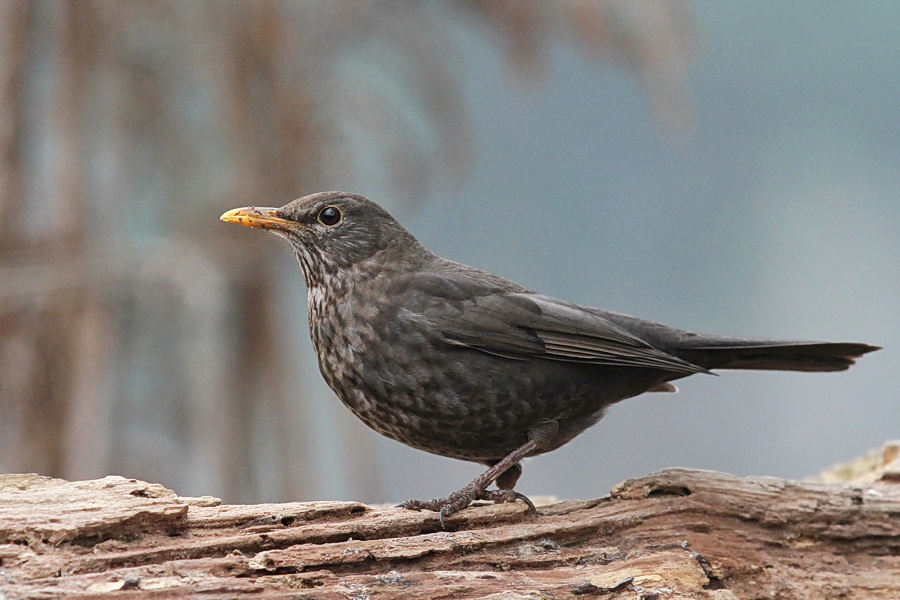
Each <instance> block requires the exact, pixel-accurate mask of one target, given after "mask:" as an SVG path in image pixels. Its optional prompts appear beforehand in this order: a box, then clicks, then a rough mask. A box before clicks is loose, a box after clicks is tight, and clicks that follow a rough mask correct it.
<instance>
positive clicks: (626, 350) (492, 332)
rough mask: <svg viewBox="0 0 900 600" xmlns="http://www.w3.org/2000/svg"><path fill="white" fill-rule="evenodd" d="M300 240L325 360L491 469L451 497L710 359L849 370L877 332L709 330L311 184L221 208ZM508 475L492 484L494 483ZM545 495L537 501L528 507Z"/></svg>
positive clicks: (362, 396)
mask: <svg viewBox="0 0 900 600" xmlns="http://www.w3.org/2000/svg"><path fill="white" fill-rule="evenodd" d="M221 218H222V220H223V221H227V222H229V223H236V224H238V225H246V226H249V227H258V228H261V229H267V230H269V231H271V232H273V233H275V234H277V235H279V236H281V237H283V238H285V239H286V240H287V241H288V242H290V244H291V248H293V250H294V254H295V255H296V257H297V261H298V262H299V263H300V267H301V270H302V271H303V277H304V279H305V280H306V287H307V289H308V302H309V329H310V334H311V336H312V341H313V345H314V346H315V349H316V354H317V356H318V359H319V368H320V370H321V372H322V375H323V376H324V377H325V380H326V381H327V382H328V385H329V386H331V389H333V390H334V392H335V393H336V394H337V395H338V397H339V398H340V399H341V400H342V401H343V402H344V404H346V405H347V407H348V408H349V409H350V410H351V411H353V413H354V414H355V415H356V416H358V417H359V418H360V419H362V420H363V422H365V423H366V424H367V425H368V426H369V427H371V428H372V429H374V430H375V431H378V432H379V433H382V434H384V435H386V436H388V437H389V438H392V439H394V440H397V441H399V442H402V443H404V444H407V445H409V446H412V447H413V448H418V449H420V450H425V451H426V452H432V453H434V454H439V455H441V456H449V457H452V458H458V459H462V460H468V461H474V462H479V463H482V464H485V465H488V466H489V469H488V470H487V471H486V472H485V473H483V474H482V475H481V476H479V477H478V478H476V479H475V480H474V481H472V482H471V483H469V484H468V485H467V486H465V487H464V488H463V489H461V490H459V491H457V492H455V493H453V494H450V496H449V497H447V498H441V499H438V500H431V501H417V500H410V501H408V502H406V503H404V505H403V506H406V507H407V508H414V509H422V508H426V509H431V510H437V511H440V516H441V520H442V522H443V518H444V517H445V516H447V515H449V514H451V513H453V512H456V511H457V510H459V509H461V508H463V507H465V506H467V505H468V504H469V503H471V502H472V501H473V500H478V499H490V500H494V501H499V502H505V501H512V500H515V499H521V500H524V501H525V502H528V504H529V505H531V503H530V502H529V501H528V499H527V498H525V497H524V496H522V495H521V494H518V493H516V492H514V491H513V487H514V486H515V484H516V481H517V480H518V478H519V475H520V474H521V470H522V469H521V466H520V464H519V461H520V460H521V459H522V458H524V457H527V456H534V455H537V454H542V453H544V452H549V451H550V450H554V449H556V448H559V447H560V446H562V445H563V444H565V443H566V442H568V441H569V440H571V439H572V438H574V437H575V436H577V435H578V434H579V433H581V432H582V431H584V430H585V429H587V428H588V427H590V426H591V425H593V424H594V423H596V422H597V421H599V420H600V418H601V417H602V416H603V412H604V410H606V408H607V407H608V406H610V405H611V404H614V403H616V402H618V401H620V400H623V399H625V398H630V397H632V396H637V395H638V394H642V393H644V392H667V391H675V387H674V386H673V385H672V384H671V383H670V382H671V381H674V380H676V379H680V378H682V377H687V376H688V375H693V374H694V373H708V372H709V371H710V370H711V369H766V370H782V371H842V370H844V369H847V368H848V367H850V365H852V364H853V363H854V360H855V359H856V358H858V357H860V356H862V355H863V354H865V353H867V352H872V351H873V350H878V348H877V347H875V346H869V345H867V344H855V343H823V342H797V341H777V340H754V339H739V338H729V337H718V336H708V335H702V334H697V333H691V332H689V331H683V330H680V329H675V328H672V327H668V326H666V325H660V324H658V323H653V322H650V321H645V320H642V319H637V318H635V317H630V316H627V315H623V314H619V313H614V312H609V311H605V310H601V309H599V308H586V307H583V306H579V305H577V304H572V303H571V302H565V301H563V300H557V299H556V298H551V297H550V296H545V295H543V294H538V293H536V292H533V291H531V290H529V289H526V288H524V287H522V286H520V285H518V284H516V283H514V282H512V281H509V280H507V279H503V278H501V277H498V276H496V275H493V274H491V273H487V272H485V271H481V270H479V269H475V268H473V267H467V266H465V265H462V264H459V263H456V262H453V261H450V260H447V259H444V258H441V257H439V256H436V255H434V254H432V253H431V252H429V251H428V250H427V249H426V248H424V247H423V246H422V245H421V244H420V243H419V242H418V241H417V240H416V238H414V237H413V236H412V235H411V234H410V233H409V232H408V231H407V230H406V229H404V228H403V226H401V225H400V224H399V223H398V222H397V221H396V220H394V218H393V217H391V215H389V214H388V213H387V212H386V211H385V210H384V209H382V208H381V207H380V206H378V205H377V204H375V203H374V202H372V201H370V200H368V199H366V198H364V197H362V196H357V195H354V194H346V193H344V192H323V193H319V194H312V195H310V196H306V197H303V198H299V199H297V200H294V201H293V202H290V203H288V204H286V205H284V206H282V207H281V208H256V207H247V208H238V209H234V210H231V211H228V212H226V213H225V214H224V215H222V217H221ZM495 481H496V482H497V487H498V488H499V489H497V490H487V487H488V486H489V485H491V483H493V482H495ZM532 508H533V507H532Z"/></svg>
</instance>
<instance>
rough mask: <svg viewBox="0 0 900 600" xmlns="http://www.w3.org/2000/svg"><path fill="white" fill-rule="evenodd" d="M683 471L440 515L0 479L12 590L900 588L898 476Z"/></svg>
mask: <svg viewBox="0 0 900 600" xmlns="http://www.w3.org/2000/svg"><path fill="white" fill-rule="evenodd" d="M897 475H898V471H897V470H896V469H894V470H891V469H883V470H882V472H881V473H880V474H878V476H877V478H871V479H874V480H872V481H866V482H863V483H854V484H845V483H812V482H797V481H786V480H782V479H774V478H763V477H752V478H739V477H735V476H732V475H727V474H723V473H714V472H708V471H689V470H683V469H670V470H666V471H662V472H659V473H654V474H652V475H649V476H647V477H643V478H640V479H633V480H629V481H626V482H624V483H623V484H621V485H619V486H617V487H616V488H615V489H614V490H613V491H612V493H611V495H610V496H608V497H605V498H601V499H598V500H592V501H589V502H582V501H570V502H562V503H559V504H554V505H550V506H545V507H541V508H540V509H539V514H538V515H537V516H531V515H526V514H525V510H524V506H523V505H522V504H521V503H517V504H510V505H498V506H480V507H474V508H470V509H467V510H464V511H462V512H460V513H458V514H456V515H454V516H453V517H451V518H450V519H449V520H448V530H447V531H442V530H440V528H439V524H438V520H437V516H436V515H435V514H434V513H431V512H421V513H416V512H410V511H404V510H400V509H372V508H370V507H367V506H365V505H363V504H359V503H355V502H311V503H291V504H260V505H253V506H222V505H219V504H218V502H217V501H216V499H214V498H182V497H178V496H177V495H175V494H174V493H173V492H171V491H169V490H167V489H165V488H163V487H162V486H159V485H154V484H147V483H144V482H141V481H136V480H133V479H124V478H121V477H106V478H104V479H99V480H95V481H81V482H65V481H61V480H54V479H49V478H42V477H37V476H33V475H7V476H2V477H0V599H3V600H9V599H13V598H32V597H34V598H57V597H65V598H86V597H96V598H116V599H118V598H182V597H186V598H187V597H189V598H227V597H234V596H237V595H246V596H248V597H252V598H298V599H300V598H309V599H311V598H318V599H332V598H334V599H338V598H340V599H343V600H346V599H351V600H367V599H371V600H377V599H379V598H409V599H416V598H492V599H495V600H500V599H526V598H527V599H531V598H534V599H538V598H575V597H578V596H581V595H583V596H587V597H601V596H602V597H604V598H628V599H635V598H641V599H644V600H651V599H660V600H664V599H673V598H709V599H717V600H725V599H731V598H741V599H744V598H779V599H792V598H798V599H799V598H802V599H807V598H829V599H831V598H841V599H857V598H858V599H860V600H862V599H865V600H871V599H878V598H892V599H895V598H898V597H900V481H898V479H900V478H898V477H897Z"/></svg>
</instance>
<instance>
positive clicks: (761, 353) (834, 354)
mask: <svg viewBox="0 0 900 600" xmlns="http://www.w3.org/2000/svg"><path fill="white" fill-rule="evenodd" d="M694 342H695V343H690V342H687V343H685V344H684V345H682V346H681V347H680V348H679V350H680V351H679V352H678V356H679V357H681V358H683V359H685V360H688V361H690V362H692V363H695V364H698V365H701V366H704V367H706V368H708V369H754V370H766V371H845V370H847V369H849V368H850V367H851V366H852V365H853V364H854V363H855V362H856V359H857V358H859V357H861V356H862V355H863V354H866V353H868V352H874V351H875V350H880V349H881V348H879V347H878V346H870V345H869V344H857V343H841V342H838V343H829V342H788V341H771V340H749V339H747V340H745V339H734V338H719V339H710V338H700V339H697V340H694Z"/></svg>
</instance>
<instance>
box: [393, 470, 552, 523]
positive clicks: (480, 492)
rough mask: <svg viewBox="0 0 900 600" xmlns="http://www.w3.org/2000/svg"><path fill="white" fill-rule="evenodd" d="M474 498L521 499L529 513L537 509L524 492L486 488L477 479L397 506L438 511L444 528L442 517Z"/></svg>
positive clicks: (457, 509)
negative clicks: (441, 495) (442, 495)
mask: <svg viewBox="0 0 900 600" xmlns="http://www.w3.org/2000/svg"><path fill="white" fill-rule="evenodd" d="M476 500H491V501H492V502H495V503H497V504H500V503H502V502H515V501H516V500H521V501H522V502H524V503H525V504H526V505H528V512H529V513H533V512H535V511H536V510H537V509H536V508H535V507H534V503H533V502H532V501H531V500H529V499H528V497H527V496H526V495H525V494H520V493H519V492H517V491H515V490H486V489H484V487H482V486H479V485H478V482H477V480H476V481H473V482H472V483H470V484H469V485H467V486H466V487H464V488H462V489H461V490H458V491H456V492H453V493H452V494H450V495H449V496H448V497H446V498H436V499H434V500H407V501H406V502H404V503H403V504H400V505H399V508H405V509H408V510H433V511H435V512H437V513H439V516H440V521H441V527H442V528H444V519H446V518H447V517H449V516H450V515H452V514H453V513H455V512H458V511H460V510H462V509H464V508H465V507H467V506H469V505H470V504H471V503H472V502H475V501H476Z"/></svg>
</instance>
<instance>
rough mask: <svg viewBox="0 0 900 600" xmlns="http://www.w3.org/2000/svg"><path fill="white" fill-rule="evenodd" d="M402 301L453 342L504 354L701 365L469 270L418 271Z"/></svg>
mask: <svg viewBox="0 0 900 600" xmlns="http://www.w3.org/2000/svg"><path fill="white" fill-rule="evenodd" d="M415 279H416V280H415V281H414V282H411V283H412V285H411V286H410V287H409V288H407V289H408V292H407V297H406V299H405V301H404V303H403V305H404V307H405V308H406V309H407V310H410V311H412V312H413V313H415V314H416V315H417V316H418V317H420V318H424V320H425V321H426V322H427V323H428V325H429V326H430V327H431V328H432V329H434V330H436V331H437V332H439V333H440V334H441V335H442V336H443V337H444V339H445V340H446V341H447V342H449V343H451V344H454V345H459V346H466V347H469V348H473V349H476V350H480V351H483V352H488V353H491V354H497V355H500V356H504V357H507V358H514V359H521V360H527V359H530V358H544V359H548V360H559V361H565V362H577V363H589V364H598V365H611V366H623V367H647V368H657V369H665V370H668V371H675V372H679V373H698V372H705V371H706V369H704V368H702V367H699V366H697V365H693V364H691V363H689V362H686V361H684V360H681V359H680V358H677V357H675V356H672V355H670V354H668V353H666V352H663V351H661V350H658V349H656V348H654V347H652V346H651V345H650V344H649V343H647V342H646V341H645V340H642V339H641V338H639V337H637V336H635V335H633V334H631V333H629V332H628V331H627V330H625V329H623V328H621V327H619V326H617V325H615V324H613V323H612V322H610V321H609V320H607V319H605V318H603V316H602V315H600V314H598V313H597V312H595V311H591V310H588V309H585V308H582V307H580V306H578V305H575V304H571V303H567V302H563V301H561V300H557V299H555V298H551V297H549V296H543V295H540V294H535V293H533V292H529V291H527V290H524V289H521V288H519V289H516V290H515V291H509V290H508V289H505V288H506V286H504V285H498V283H505V282H504V280H500V279H499V278H498V279H490V280H487V281H485V280H484V279H483V278H481V277H472V276H471V275H469V274H468V273H465V272H463V273H449V274H447V273H440V274H434V273H429V274H421V275H417V276H416V277H415Z"/></svg>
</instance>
